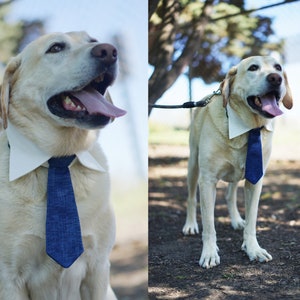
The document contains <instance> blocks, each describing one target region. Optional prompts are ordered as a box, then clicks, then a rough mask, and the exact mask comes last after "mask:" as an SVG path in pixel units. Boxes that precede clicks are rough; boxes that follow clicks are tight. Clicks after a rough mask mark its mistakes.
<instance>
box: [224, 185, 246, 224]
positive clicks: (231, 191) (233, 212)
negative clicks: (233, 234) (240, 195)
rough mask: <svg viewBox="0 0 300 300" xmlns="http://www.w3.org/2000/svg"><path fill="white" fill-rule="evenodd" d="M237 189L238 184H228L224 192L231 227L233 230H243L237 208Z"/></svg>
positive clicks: (243, 222)
mask: <svg viewBox="0 0 300 300" xmlns="http://www.w3.org/2000/svg"><path fill="white" fill-rule="evenodd" d="M237 188H238V182H230V183H229V184H228V188H227V192H226V196H225V198H226V201H227V205H228V211H229V215H230V219H231V226H232V227H233V228H234V229H244V227H245V221H244V220H243V219H242V217H241V215H240V213H239V211H238V208H237Z"/></svg>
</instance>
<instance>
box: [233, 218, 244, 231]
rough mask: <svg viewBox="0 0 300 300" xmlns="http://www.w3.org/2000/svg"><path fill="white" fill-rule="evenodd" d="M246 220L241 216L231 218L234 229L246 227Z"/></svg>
mask: <svg viewBox="0 0 300 300" xmlns="http://www.w3.org/2000/svg"><path fill="white" fill-rule="evenodd" d="M245 224H246V222H245V220H244V219H242V218H241V217H240V216H239V217H238V218H235V219H231V226H232V228H233V229H234V230H242V229H244V228H245Z"/></svg>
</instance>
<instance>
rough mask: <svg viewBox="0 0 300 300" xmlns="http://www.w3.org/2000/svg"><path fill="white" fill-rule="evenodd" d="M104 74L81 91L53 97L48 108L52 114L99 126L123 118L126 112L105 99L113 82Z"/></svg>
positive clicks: (67, 92) (48, 103)
mask: <svg viewBox="0 0 300 300" xmlns="http://www.w3.org/2000/svg"><path fill="white" fill-rule="evenodd" d="M109 77H110V76H109V75H107V74H102V75H100V76H99V77H97V78H96V79H95V80H93V81H92V82H91V83H89V84H88V85H87V86H85V87H84V88H82V89H80V90H75V91H66V92H63V93H60V94H58V95H55V96H53V97H51V98H50V99H49V100H48V102H47V105H48V108H49V110H50V111H51V113H52V114H54V115H56V116H58V117H61V118H66V119H77V120H79V121H82V122H84V121H85V120H88V121H89V120H91V119H92V121H93V123H97V124H98V125H99V126H101V125H102V126H104V125H106V124H107V123H108V122H109V121H110V119H111V118H116V117H120V116H123V115H124V114H125V113H126V112H125V111H124V110H122V109H120V108H118V107H116V106H115V105H113V104H112V103H111V102H109V101H108V100H106V99H105V97H104V94H105V91H106V88H107V87H108V86H109V85H110V83H111V82H112V79H110V78H109Z"/></svg>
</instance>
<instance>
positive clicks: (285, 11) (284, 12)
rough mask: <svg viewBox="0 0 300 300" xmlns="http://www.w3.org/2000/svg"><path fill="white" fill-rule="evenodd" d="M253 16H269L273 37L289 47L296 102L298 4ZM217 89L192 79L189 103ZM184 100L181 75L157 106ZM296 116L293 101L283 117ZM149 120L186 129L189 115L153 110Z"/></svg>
mask: <svg viewBox="0 0 300 300" xmlns="http://www.w3.org/2000/svg"><path fill="white" fill-rule="evenodd" d="M279 2H282V1H280V0H273V1H269V0H248V1H246V8H247V9H252V8H257V7H262V6H266V5H270V4H274V3H279ZM256 14H260V15H265V16H268V17H271V18H272V19H273V24H272V28H273V29H274V31H275V37H276V38H277V37H278V38H284V39H288V41H289V44H290V45H291V46H290V48H289V49H287V50H288V51H289V52H290V51H292V52H293V61H290V62H288V61H287V64H286V65H285V66H284V67H285V70H286V72H287V74H288V78H289V84H290V86H291V89H292V92H293V95H294V98H295V100H296V99H297V96H300V85H299V70H300V48H299V47H300V46H299V42H298V43H297V42H296V37H297V36H298V41H299V36H300V27H299V26H298V24H299V17H300V1H297V2H294V3H289V4H285V5H281V6H278V7H274V8H269V9H265V10H260V11H258V12H256ZM297 45H298V46H297ZM296 46H297V47H298V51H297V50H295V48H296ZM288 54H289V53H288ZM148 72H149V70H148ZM218 86H219V83H214V84H211V85H205V84H203V82H202V81H201V80H193V85H192V100H193V101H198V100H200V99H202V98H203V97H204V96H205V95H207V94H210V93H212V92H213V91H215V90H217V89H218ZM186 101H189V96H188V82H187V79H186V78H185V76H181V77H180V78H179V79H178V80H177V81H176V83H175V84H174V85H173V86H172V87H171V88H170V89H169V90H168V91H166V92H165V94H164V95H163V96H162V97H161V99H159V102H158V103H159V104H168V105H170V104H182V103H183V102H186ZM299 113H300V103H299V101H295V102H294V108H293V109H292V110H291V111H289V112H288V114H287V116H288V117H289V118H295V119H296V118H297V119H299ZM284 117H285V116H284ZM284 117H283V118H284ZM150 120H151V121H154V122H159V123H167V124H170V125H175V126H183V127H187V126H188V125H189V112H188V111H182V110H165V109H153V111H152V113H151V117H150Z"/></svg>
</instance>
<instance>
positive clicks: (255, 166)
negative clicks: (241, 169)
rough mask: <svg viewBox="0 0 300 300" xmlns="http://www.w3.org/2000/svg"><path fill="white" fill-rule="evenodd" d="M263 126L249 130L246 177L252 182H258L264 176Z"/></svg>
mask: <svg viewBox="0 0 300 300" xmlns="http://www.w3.org/2000/svg"><path fill="white" fill-rule="evenodd" d="M261 129H262V128H254V129H252V130H250V131H249V135H248V150H247V157H246V170H245V178H246V179H247V180H248V181H250V182H251V183H252V184H256V183H257V182H258V181H259V179H260V178H261V177H262V176H263V161H262V148H261V138H260V130H261Z"/></svg>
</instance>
